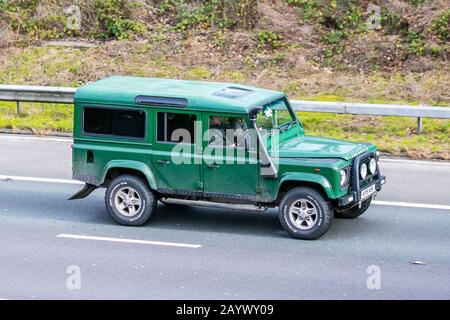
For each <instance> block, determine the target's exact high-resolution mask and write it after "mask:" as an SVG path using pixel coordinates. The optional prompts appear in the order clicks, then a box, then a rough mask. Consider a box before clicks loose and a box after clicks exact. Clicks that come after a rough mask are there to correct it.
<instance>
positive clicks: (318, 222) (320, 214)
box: [278, 187, 333, 240]
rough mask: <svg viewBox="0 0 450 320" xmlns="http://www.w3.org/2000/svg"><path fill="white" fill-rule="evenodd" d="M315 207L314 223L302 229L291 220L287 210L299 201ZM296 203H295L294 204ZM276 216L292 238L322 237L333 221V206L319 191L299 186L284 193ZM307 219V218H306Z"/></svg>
mask: <svg viewBox="0 0 450 320" xmlns="http://www.w3.org/2000/svg"><path fill="white" fill-rule="evenodd" d="M304 200H306V202H307V203H308V204H309V205H310V206H311V207H310V209H311V208H312V206H314V207H315V212H316V215H315V223H314V224H313V225H312V226H311V228H310V229H308V230H302V229H300V228H299V227H297V226H296V225H295V224H294V222H292V221H291V218H290V213H289V210H290V208H291V207H292V206H294V204H295V205H297V204H298V203H300V202H301V201H304ZM296 203H297V204H296ZM278 216H279V218H280V222H281V225H282V226H283V229H284V230H286V232H287V233H288V234H289V235H290V236H291V237H293V238H296V239H303V240H315V239H318V238H320V237H322V236H323V235H324V234H325V233H327V231H328V230H329V229H330V227H331V223H332V222H333V208H332V205H331V202H330V201H329V200H328V199H327V198H326V197H325V196H323V195H322V194H321V193H320V192H318V191H316V190H314V189H312V188H307V187H299V188H295V189H292V190H290V191H289V192H288V193H286V194H285V195H284V197H283V199H282V201H281V204H280V207H279V213H278ZM308 219H309V218H308Z"/></svg>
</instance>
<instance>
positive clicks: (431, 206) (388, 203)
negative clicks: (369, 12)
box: [0, 175, 450, 210]
mask: <svg viewBox="0 0 450 320" xmlns="http://www.w3.org/2000/svg"><path fill="white" fill-rule="evenodd" d="M8 180H12V181H31V182H48V183H62V184H77V185H81V184H84V182H81V181H77V180H67V179H49V178H36V177H19V176H5V175H0V182H1V181H8ZM372 203H373V204H376V205H380V206H394V207H407V208H423V209H439V210H450V205H443V204H428V203H411V202H398V201H378V200H376V201H372Z"/></svg>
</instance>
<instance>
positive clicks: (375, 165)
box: [369, 158, 377, 174]
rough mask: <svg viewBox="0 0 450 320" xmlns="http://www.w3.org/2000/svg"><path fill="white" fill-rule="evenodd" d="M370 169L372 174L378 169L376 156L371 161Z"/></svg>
mask: <svg viewBox="0 0 450 320" xmlns="http://www.w3.org/2000/svg"><path fill="white" fill-rule="evenodd" d="M369 171H370V173H371V174H375V172H376V171H377V160H375V159H374V158H372V159H371V160H370V162H369Z"/></svg>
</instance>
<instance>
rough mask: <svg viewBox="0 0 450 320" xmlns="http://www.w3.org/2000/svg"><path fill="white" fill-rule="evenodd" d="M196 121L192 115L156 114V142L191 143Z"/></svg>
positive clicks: (193, 138) (193, 137)
mask: <svg viewBox="0 0 450 320" xmlns="http://www.w3.org/2000/svg"><path fill="white" fill-rule="evenodd" d="M196 119H197V117H196V116H195V115H194V114H184V113H170V112H158V116H157V121H158V123H157V140H158V142H168V143H179V142H184V143H193V142H194V140H195V121H196Z"/></svg>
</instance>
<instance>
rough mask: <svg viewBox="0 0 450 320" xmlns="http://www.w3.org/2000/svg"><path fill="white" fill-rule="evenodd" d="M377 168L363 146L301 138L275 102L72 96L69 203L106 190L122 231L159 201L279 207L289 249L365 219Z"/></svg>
mask: <svg viewBox="0 0 450 320" xmlns="http://www.w3.org/2000/svg"><path fill="white" fill-rule="evenodd" d="M337 125H338V124H337ZM378 160H379V153H378V151H377V148H376V147H375V146H374V145H372V144H369V143H353V142H346V141H340V140H333V139H327V138H321V137H314V136H307V135H305V132H304V128H303V126H302V123H301V122H300V120H299V119H298V118H297V116H296V114H295V113H294V111H293V110H292V108H291V106H290V103H289V100H288V98H287V96H286V95H285V94H284V93H282V92H278V91H272V90H266V89H260V88H255V87H250V86H245V85H241V84H230V83H213V82H201V81H181V80H167V79H155V78H137V77H110V78H106V79H103V80H100V81H97V82H94V83H91V84H88V85H86V86H83V87H81V88H79V89H78V90H77V91H76V94H75V114H74V143H73V177H74V179H76V180H81V181H84V182H85V183H86V185H85V187H84V188H83V189H82V190H81V191H80V192H78V193H77V194H76V195H74V196H73V197H72V199H80V198H84V197H86V196H87V195H89V194H90V193H91V192H92V191H93V190H95V189H96V188H106V196H105V203H106V208H107V211H108V213H109V214H110V215H111V217H112V218H113V219H114V220H115V221H116V222H117V223H119V224H121V225H127V226H141V225H143V224H144V223H146V222H147V221H148V220H149V219H150V218H151V217H152V215H153V214H154V212H155V210H156V208H157V201H161V202H163V203H165V204H167V205H177V204H186V203H198V204H203V205H205V204H209V205H220V204H222V205H224V204H225V205H226V206H227V207H235V206H236V207H238V208H239V207H242V208H244V207H245V209H247V208H248V207H250V206H251V207H254V208H255V209H257V210H260V211H262V210H263V209H265V208H270V207H278V208H279V219H280V222H281V225H282V226H283V228H284V229H285V230H286V231H287V232H288V233H289V234H290V235H291V236H292V237H295V238H300V239H317V238H319V237H321V236H322V235H324V234H325V233H326V232H327V231H328V230H329V228H330V226H331V223H332V221H333V218H334V217H336V218H349V219H350V218H356V217H358V216H360V215H361V214H363V213H364V212H365V211H366V210H367V209H368V208H369V206H370V204H371V201H372V198H373V197H374V196H375V194H376V193H377V192H378V191H380V190H381V187H382V185H383V184H384V183H385V178H384V177H383V176H382V175H381V173H380V168H379V166H378Z"/></svg>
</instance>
